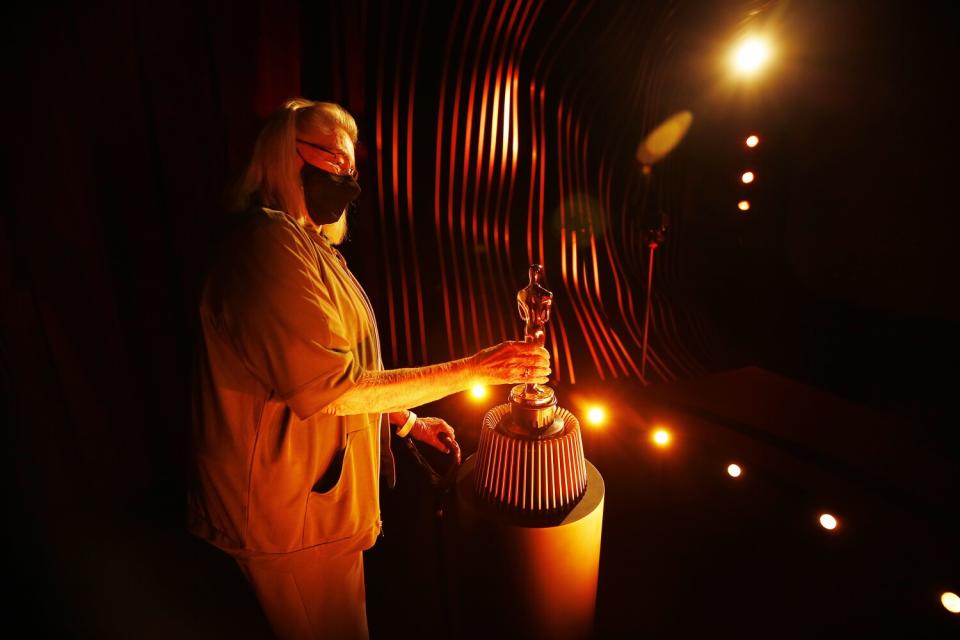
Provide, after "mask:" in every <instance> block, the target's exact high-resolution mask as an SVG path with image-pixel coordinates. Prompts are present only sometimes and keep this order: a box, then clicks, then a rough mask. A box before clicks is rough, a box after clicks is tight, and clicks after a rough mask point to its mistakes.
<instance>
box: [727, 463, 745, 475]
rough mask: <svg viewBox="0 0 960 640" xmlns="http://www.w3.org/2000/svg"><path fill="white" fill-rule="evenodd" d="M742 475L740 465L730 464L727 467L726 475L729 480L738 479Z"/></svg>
mask: <svg viewBox="0 0 960 640" xmlns="http://www.w3.org/2000/svg"><path fill="white" fill-rule="evenodd" d="M742 473H743V469H741V468H740V465H738V464H736V463H732V464H729V465H727V475H729V476H730V477H731V478H739V477H740V474H742Z"/></svg>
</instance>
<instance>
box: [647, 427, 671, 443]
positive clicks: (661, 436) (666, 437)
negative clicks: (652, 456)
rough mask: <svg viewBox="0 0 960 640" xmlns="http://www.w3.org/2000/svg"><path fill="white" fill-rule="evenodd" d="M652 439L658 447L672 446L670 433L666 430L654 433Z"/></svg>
mask: <svg viewBox="0 0 960 640" xmlns="http://www.w3.org/2000/svg"><path fill="white" fill-rule="evenodd" d="M651 439H652V440H653V444H655V445H657V446H658V447H665V446H667V445H668V444H670V432H669V431H667V430H666V429H657V430H656V431H654V432H653V435H652V436H651Z"/></svg>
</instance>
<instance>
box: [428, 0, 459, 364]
mask: <svg viewBox="0 0 960 640" xmlns="http://www.w3.org/2000/svg"><path fill="white" fill-rule="evenodd" d="M462 8H463V2H457V8H456V10H455V12H454V15H453V20H452V22H451V27H450V29H449V31H448V32H447V44H446V48H445V50H444V54H443V71H442V73H441V74H440V103H439V106H438V108H437V145H436V150H435V156H434V158H435V162H434V176H433V224H434V229H435V231H436V234H437V246H436V250H437V255H438V256H439V258H440V259H439V260H438V263H439V266H440V288H441V290H442V293H443V319H444V323H445V326H446V329H447V350H448V352H449V358H450V359H451V360H452V359H454V358H456V349H455V348H454V346H453V324H452V321H451V310H450V291H449V286H448V284H447V261H446V255H445V252H444V245H443V232H442V226H443V225H442V223H441V209H442V206H441V197H440V184H441V175H442V171H443V169H442V165H443V122H444V107H445V103H446V98H447V76H448V74H449V72H450V50H451V48H452V47H453V40H454V37H455V34H456V32H457V30H456V26H457V24H458V22H459V19H460V12H461V9H462ZM448 188H449V186H448Z"/></svg>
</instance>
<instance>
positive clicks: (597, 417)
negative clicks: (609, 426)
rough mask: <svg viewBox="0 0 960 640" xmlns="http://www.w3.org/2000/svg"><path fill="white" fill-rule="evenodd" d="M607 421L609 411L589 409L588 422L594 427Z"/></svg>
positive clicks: (596, 408)
mask: <svg viewBox="0 0 960 640" xmlns="http://www.w3.org/2000/svg"><path fill="white" fill-rule="evenodd" d="M606 421H607V411H606V409H604V408H603V407H590V408H589V409H587V422H589V423H590V424H592V425H594V426H598V427H599V426H600V425H602V424H603V423H604V422H606Z"/></svg>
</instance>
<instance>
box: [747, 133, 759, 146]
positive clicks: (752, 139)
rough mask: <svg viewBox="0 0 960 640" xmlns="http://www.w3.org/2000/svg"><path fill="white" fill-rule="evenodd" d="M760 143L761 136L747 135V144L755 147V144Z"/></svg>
mask: <svg viewBox="0 0 960 640" xmlns="http://www.w3.org/2000/svg"><path fill="white" fill-rule="evenodd" d="M758 144H760V138H758V137H757V136H755V135H750V136H747V146H748V147H750V148H751V149H753V148H754V147H755V146H757V145H758Z"/></svg>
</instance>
